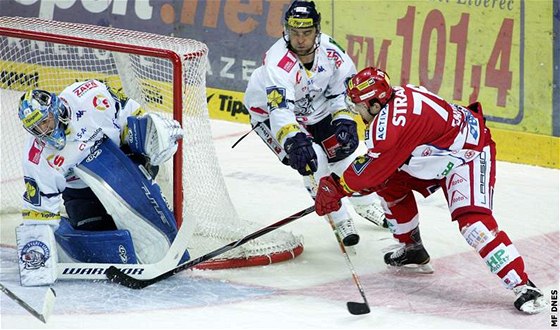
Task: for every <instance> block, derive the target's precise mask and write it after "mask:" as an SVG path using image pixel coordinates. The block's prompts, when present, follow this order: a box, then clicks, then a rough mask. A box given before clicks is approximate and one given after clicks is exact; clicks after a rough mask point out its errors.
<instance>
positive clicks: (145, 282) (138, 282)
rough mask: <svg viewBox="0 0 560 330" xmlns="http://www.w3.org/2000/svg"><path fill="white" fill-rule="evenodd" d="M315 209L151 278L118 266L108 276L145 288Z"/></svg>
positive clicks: (297, 214)
mask: <svg viewBox="0 0 560 330" xmlns="http://www.w3.org/2000/svg"><path fill="white" fill-rule="evenodd" d="M313 211H315V206H310V207H308V208H306V209H304V210H301V211H299V212H297V213H295V214H292V215H290V216H289V217H287V218H284V219H282V220H280V221H278V222H275V223H273V224H271V225H269V226H266V227H264V228H262V229H259V230H257V231H256V232H254V233H252V234H249V235H247V236H245V237H243V238H241V239H239V240H237V241H235V242H231V243H229V244H227V245H224V246H222V247H220V248H218V249H216V250H214V251H212V252H209V253H207V254H205V255H203V256H201V257H198V258H196V259H193V260H191V261H188V262H185V263H183V264H181V265H179V266H177V267H175V268H173V269H171V270H169V271H166V272H164V273H162V274H160V275H158V276H156V277H153V278H150V279H140V278H134V277H132V276H129V275H127V274H125V273H124V272H122V271H121V270H119V269H117V268H116V267H113V266H111V267H109V269H107V273H106V275H107V278H108V279H109V280H110V281H111V282H114V283H118V284H120V285H124V286H126V287H128V288H132V289H143V288H145V287H147V286H149V285H152V284H154V283H157V282H159V281H161V280H164V279H166V278H169V277H171V276H173V275H175V274H177V273H179V272H181V271H183V270H186V269H189V268H192V267H194V266H196V265H198V264H200V263H203V262H205V261H207V260H210V259H212V258H214V257H216V256H218V255H220V254H223V253H225V252H228V251H230V250H232V249H235V248H236V247H238V246H241V245H243V244H245V243H247V242H249V241H250V240H253V239H255V238H257V237H260V236H262V235H264V234H267V233H269V232H271V231H273V230H276V229H278V228H280V227H282V226H284V225H287V224H288V223H290V222H292V221H294V220H297V219H299V218H302V217H304V216H306V215H308V214H309V213H312V212H313Z"/></svg>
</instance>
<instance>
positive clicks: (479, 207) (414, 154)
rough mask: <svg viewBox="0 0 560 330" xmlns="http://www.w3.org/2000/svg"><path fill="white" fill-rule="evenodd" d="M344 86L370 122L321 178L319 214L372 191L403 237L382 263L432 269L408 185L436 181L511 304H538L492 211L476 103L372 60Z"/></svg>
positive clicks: (534, 307)
mask: <svg viewBox="0 0 560 330" xmlns="http://www.w3.org/2000/svg"><path fill="white" fill-rule="evenodd" d="M346 92H347V101H348V103H349V107H350V108H351V109H353V111H355V112H356V113H358V114H360V116H361V117H362V119H363V120H364V122H365V123H366V124H368V125H369V128H368V130H366V137H365V142H366V145H367V148H368V151H367V153H366V154H365V155H363V156H360V157H358V158H356V159H355V160H354V162H353V163H352V164H351V165H350V166H349V167H348V168H347V169H346V170H345V171H344V173H343V175H342V176H341V177H337V176H336V175H331V176H326V177H324V178H322V179H321V180H320V182H319V187H318V192H317V197H316V200H315V206H316V210H317V214H319V215H323V214H327V213H329V212H333V211H336V210H337V209H338V208H339V207H340V199H341V198H342V197H344V196H348V195H351V194H353V193H355V192H360V193H362V194H364V193H367V192H370V193H371V192H376V193H377V194H378V195H379V196H380V197H381V200H382V205H383V207H384V210H385V216H386V219H387V222H388V224H389V228H390V230H391V232H392V233H393V236H394V238H395V239H397V240H398V241H399V242H400V243H401V244H400V246H399V248H398V249H397V250H395V251H393V252H389V253H387V254H385V256H384V260H385V263H386V264H387V265H389V267H395V268H397V269H407V270H409V271H410V270H412V271H415V272H420V273H430V272H433V269H432V267H431V266H430V264H429V262H430V256H429V254H428V252H427V251H426V250H425V248H424V246H423V244H422V240H421V238H420V232H419V229H418V225H419V218H418V208H417V204H416V200H415V196H414V194H413V191H417V192H419V193H421V194H422V195H423V196H424V197H427V196H429V195H430V194H432V193H433V192H435V191H436V190H437V189H439V188H441V189H442V190H443V193H444V195H445V197H446V199H447V202H448V206H449V211H450V212H451V216H452V219H453V220H454V221H457V224H458V225H459V229H460V231H461V234H462V235H463V236H464V238H465V240H466V241H467V243H469V245H471V246H472V247H473V248H474V249H475V250H476V251H477V252H478V253H479V254H480V256H481V257H482V258H483V259H484V261H485V262H486V264H487V266H488V267H489V268H490V271H491V272H492V273H494V274H496V275H497V276H498V277H499V278H500V280H501V282H502V284H503V285H504V286H505V287H506V288H508V289H512V290H513V291H514V293H515V294H516V300H515V303H514V305H515V307H516V308H517V309H518V310H520V311H522V312H525V313H538V312H541V311H542V310H544V309H545V308H546V306H547V301H546V299H545V298H544V296H543V294H542V292H541V290H539V289H538V288H536V286H535V285H534V284H533V283H532V282H531V281H530V280H529V278H528V276H527V274H526V273H525V266H524V262H523V258H522V257H521V256H520V255H519V252H518V251H517V249H516V248H515V246H514V245H513V244H512V242H511V240H510V239H509V237H508V235H507V234H506V233H505V232H504V231H501V230H500V229H499V228H498V224H497V223H496V220H495V219H494V216H493V214H492V194H493V190H494V183H495V177H496V168H495V162H496V160H495V155H496V145H495V143H494V141H493V140H492V136H491V134H490V130H489V128H488V127H486V125H485V121H484V117H483V114H482V106H481V104H480V103H478V102H477V103H473V104H471V105H469V106H467V107H463V106H460V105H457V104H452V103H449V102H447V101H445V100H444V99H442V98H441V97H439V96H437V95H435V94H433V93H431V92H430V91H428V90H427V89H425V88H424V87H420V86H413V85H406V86H394V87H392V86H391V84H390V81H389V77H388V75H387V73H385V72H384V71H382V70H380V69H377V68H372V67H368V68H365V69H363V70H361V71H360V72H358V73H357V74H356V75H355V76H353V77H352V78H351V79H350V80H348V82H347V90H346Z"/></svg>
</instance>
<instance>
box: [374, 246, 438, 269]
mask: <svg viewBox="0 0 560 330" xmlns="http://www.w3.org/2000/svg"><path fill="white" fill-rule="evenodd" d="M383 258H384V260H385V263H386V264H387V266H389V268H393V269H394V270H396V271H397V272H404V273H419V274H431V273H433V272H434V269H433V267H432V265H430V255H429V254H428V252H427V251H426V249H424V246H423V245H422V243H416V244H406V245H405V244H400V245H399V248H397V249H396V250H394V251H392V252H389V253H386V254H385V256H384V257H383Z"/></svg>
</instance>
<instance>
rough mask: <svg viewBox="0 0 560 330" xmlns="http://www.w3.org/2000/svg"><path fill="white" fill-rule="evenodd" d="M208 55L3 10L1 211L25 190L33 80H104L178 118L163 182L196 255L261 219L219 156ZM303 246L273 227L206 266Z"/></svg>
mask: <svg viewBox="0 0 560 330" xmlns="http://www.w3.org/2000/svg"><path fill="white" fill-rule="evenodd" d="M207 55H208V49H207V47H206V45H205V44H203V43H201V42H198V41H195V40H188V39H180V38H174V37H168V36H162V35H156V34H149V33H143V32H137V31H129V30H123V29H116V28H110V27H101V26H93V25H85V24H76V23H65V22H57V21H50V20H43V19H38V18H22V17H0V68H1V72H0V93H1V94H0V102H1V103H0V115H1V118H0V119H1V121H2V124H1V127H2V130H1V133H0V134H1V135H0V139H1V140H0V166H1V178H0V207H1V209H0V212H1V213H6V212H18V211H19V209H20V205H21V198H22V197H21V196H22V194H23V192H24V190H25V187H24V185H23V174H22V167H21V160H22V157H23V155H22V152H23V151H22V149H23V141H24V139H25V134H27V133H26V132H25V130H24V129H23V128H22V125H21V123H20V122H19V119H18V116H17V107H18V103H19V98H20V96H21V95H22V93H23V92H24V91H25V90H28V89H32V88H40V89H44V90H48V91H50V92H55V93H59V92H61V91H62V89H64V88H65V87H66V86H67V85H69V84H71V83H73V82H76V81H81V80H87V79H97V80H100V81H103V82H105V83H106V84H107V85H109V86H111V87H114V88H117V89H121V88H122V91H124V93H125V94H126V95H127V96H128V97H130V98H133V99H135V100H137V101H138V102H140V103H141V104H142V106H143V107H144V108H145V109H146V110H148V111H157V112H160V113H164V114H167V115H169V116H173V117H174V118H175V119H176V120H178V121H179V122H181V124H182V126H183V129H184V131H185V136H184V139H183V141H182V143H181V146H180V148H179V151H178V152H177V155H176V156H175V157H174V159H173V161H172V162H171V161H170V162H169V163H170V164H168V165H167V166H164V170H162V171H161V172H162V173H160V174H159V175H158V182H159V183H160V185H161V186H162V190H163V191H164V193H165V194H166V195H167V198H168V200H170V201H171V200H172V201H173V203H172V204H173V211H174V213H175V217H176V219H177V221H178V222H179V223H180V224H181V225H182V226H188V227H187V228H188V230H189V232H190V233H191V236H190V239H189V251H190V253H191V256H192V257H198V256H200V255H203V254H205V253H208V252H210V251H213V250H215V249H217V248H218V247H221V246H223V245H225V244H228V243H230V242H232V241H235V240H238V239H240V238H242V237H244V236H246V235H247V234H249V233H251V232H253V231H255V230H257V229H259V228H260V227H262V226H260V225H257V224H256V223H253V222H250V221H246V220H242V219H240V218H239V216H238V215H237V212H236V211H235V208H234V207H233V204H232V202H231V199H230V196H229V194H228V192H227V188H226V184H225V181H224V179H223V176H222V174H221V169H220V167H219V165H218V164H219V163H218V160H217V156H216V153H215V149H214V145H213V140H212V135H211V126H210V119H209V115H208V109H207V103H206V71H207V66H208V57H207ZM165 169H167V171H165ZM166 172H167V173H166ZM302 251H303V245H302V241H301V238H300V237H296V236H294V235H292V234H291V233H288V232H285V231H281V230H276V231H274V232H272V233H270V234H267V235H265V236H263V237H261V238H259V239H256V240H253V241H250V242H248V243H247V244H245V245H243V246H241V247H238V248H236V249H234V250H231V251H229V252H228V253H227V254H224V255H223V256H221V257H220V259H217V260H211V261H208V262H206V263H203V264H201V265H200V267H199V268H206V269H216V268H233V267H244V266H254V265H264V264H269V263H272V262H277V261H282V260H286V259H291V258H294V257H296V256H297V255H299V254H300V253H301V252H302Z"/></svg>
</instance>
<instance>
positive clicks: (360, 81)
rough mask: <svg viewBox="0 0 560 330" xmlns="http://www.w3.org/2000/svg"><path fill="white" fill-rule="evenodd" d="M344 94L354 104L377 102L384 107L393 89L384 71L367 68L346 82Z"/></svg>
mask: <svg viewBox="0 0 560 330" xmlns="http://www.w3.org/2000/svg"><path fill="white" fill-rule="evenodd" d="M346 94H347V96H348V97H349V98H350V100H351V101H352V102H353V103H354V104H358V103H362V102H367V103H368V104H369V105H371V104H372V102H378V103H379V104H380V105H381V107H384V106H385V104H387V102H388V101H389V99H390V98H391V96H393V88H392V87H391V82H390V81H389V75H388V74H387V73H385V71H383V70H381V69H378V68H373V67H368V68H365V69H363V70H361V71H360V72H358V73H357V74H355V75H354V76H353V77H352V78H350V79H349V80H348V81H347V82H346Z"/></svg>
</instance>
